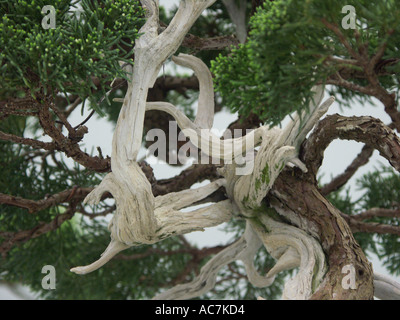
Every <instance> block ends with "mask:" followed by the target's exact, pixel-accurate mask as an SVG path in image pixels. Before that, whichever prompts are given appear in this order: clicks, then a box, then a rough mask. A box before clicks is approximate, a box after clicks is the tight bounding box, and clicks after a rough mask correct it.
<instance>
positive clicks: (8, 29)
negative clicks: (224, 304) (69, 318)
mask: <svg viewBox="0 0 400 320" xmlns="http://www.w3.org/2000/svg"><path fill="white" fill-rule="evenodd" d="M0 6H1V12H2V21H1V24H0V31H1V37H0V41H1V44H2V45H1V48H2V49H1V52H0V57H1V63H0V66H1V70H2V73H1V77H2V81H1V86H0V96H1V99H0V100H1V101H0V108H1V109H0V117H1V122H0V139H1V142H0V148H1V149H2V157H1V163H2V170H3V174H2V176H1V180H0V181H1V193H0V208H1V211H0V217H1V218H0V219H1V222H2V223H1V225H0V240H1V243H0V252H1V253H2V258H1V264H0V268H1V273H0V274H1V276H2V278H3V279H4V280H5V281H8V282H11V283H14V282H18V283H23V284H26V285H29V286H30V287H31V288H32V290H33V291H37V292H39V293H40V295H41V296H42V297H44V298H55V299H60V298H61V299H65V298H67V299H71V298H73V299H76V298H85V299H87V298H90V299H91V298H97V299H128V298H129V299H149V298H154V299H191V298H197V297H200V298H236V299H255V298H264V299H274V298H279V297H281V298H284V299H373V297H374V296H375V297H378V298H383V299H399V298H400V285H399V284H398V283H396V282H395V281H393V280H392V279H390V278H389V277H387V276H384V275H381V274H378V273H376V272H374V270H373V265H372V264H371V262H370V261H369V259H368V254H376V255H377V256H378V257H379V258H380V259H381V260H382V261H383V263H384V265H385V266H386V267H387V269H388V272H389V273H392V274H394V275H397V274H398V270H399V263H400V256H399V252H400V251H399V250H398V248H399V240H398V236H399V234H400V228H399V216H400V213H399V209H398V204H399V197H400V194H399V192H398V190H399V188H398V186H399V184H400V180H399V176H398V170H399V169H400V139H399V136H398V131H399V129H400V113H399V111H398V110H397V108H398V96H399V72H400V70H399V66H400V64H399V44H400V38H399V37H400V36H399V32H400V25H399V21H400V19H399V18H400V9H399V8H398V7H396V5H395V1H385V2H382V1H357V3H354V4H352V5H350V4H348V3H347V2H345V1H318V0H313V1H307V2H304V1H296V0H278V1H265V2H263V1H242V0H239V1H234V0H223V1H215V0H181V1H180V4H179V7H178V8H177V9H176V10H175V11H174V12H172V13H171V14H167V13H166V12H165V10H164V9H163V8H162V7H160V6H159V3H158V1H154V0H142V1H140V3H139V2H137V1H112V0H99V1H86V0H81V1H66V0H58V1H48V2H46V3H45V2H44V1H35V2H31V3H29V4H28V3H26V2H24V1H18V2H16V3H13V4H10V3H7V2H5V3H2V4H0ZM170 60H171V62H170V63H173V64H176V65H178V66H181V67H185V68H189V70H192V71H193V75H189V76H187V75H185V74H182V73H181V74H178V75H173V76H172V75H165V74H162V72H161V71H162V69H163V65H164V64H166V63H167V62H168V61H170ZM334 101H336V102H337V103H339V104H340V105H341V106H343V107H346V108H351V107H352V105H353V104H354V103H356V102H358V103H362V104H367V103H371V102H372V101H374V102H376V103H377V104H379V105H380V106H381V108H382V109H383V110H384V112H385V113H386V114H387V115H388V116H389V117H390V119H391V123H384V122H383V121H382V120H381V119H378V118H374V117H371V116H361V117H355V116H354V117H346V116H343V115H339V114H334V115H328V116H327V115H326V112H327V111H328V109H329V107H330V106H331V105H332V103H333V102H334ZM79 106H80V107H81V112H82V114H83V115H82V121H81V123H78V124H76V123H71V120H70V119H71V117H70V115H71V114H72V113H73V112H74V110H76V109H77V108H78V107H79ZM226 109H228V110H231V111H232V112H236V113H237V115H238V119H237V121H235V122H234V123H232V124H231V125H230V126H229V127H228V128H227V130H226V132H225V134H224V137H222V138H221V137H219V136H218V135H216V134H215V133H214V131H213V130H212V127H213V121H214V115H215V113H217V112H220V111H221V110H226ZM95 113H97V114H98V115H99V116H103V117H107V118H108V119H109V120H110V121H112V122H114V123H115V129H114V132H113V139H112V152H111V155H110V156H104V155H103V153H102V151H101V149H100V148H98V149H97V152H94V151H92V152H91V153H88V152H89V151H87V150H85V149H84V146H83V143H84V142H85V134H87V133H88V131H89V130H90V126H91V125H96V118H95V117H93V116H94V114H95ZM171 123H175V124H177V126H178V127H179V130H180V131H179V136H180V139H175V140H174V139H173V138H172V137H169V138H168V139H167V140H165V141H158V142H157V143H156V144H154V143H153V144H152V143H151V141H150V140H152V139H150V138H149V136H150V135H151V134H153V137H154V131H151V130H153V129H159V130H161V131H162V132H167V133H168V132H169V131H168V128H169V127H170V126H171ZM238 133H240V134H239V135H238ZM43 137H44V138H43ZM146 137H147V138H146ZM160 137H161V136H160ZM335 139H345V140H353V141H357V142H360V143H363V144H364V147H363V148H362V151H361V152H360V153H359V154H358V155H357V157H356V158H355V159H354V161H353V162H352V163H351V164H350V165H349V166H348V168H347V169H346V170H345V171H344V172H343V173H342V174H340V175H338V176H337V177H334V178H333V179H332V180H331V182H329V183H328V184H325V185H321V184H320V183H319V177H320V176H319V174H320V173H319V169H320V167H321V164H322V161H323V158H324V151H325V150H326V148H327V147H328V146H329V145H330V143H331V142H332V141H334V140H335ZM177 140H179V141H177ZM152 141H153V142H154V139H153V140H152ZM167 141H168V145H167V143H166V142H167ZM164 144H165V145H167V147H168V148H167V149H168V152H167V153H165V152H161V147H162V146H163V145H164ZM155 145H156V146H157V147H155ZM143 147H145V148H146V147H147V148H148V149H149V150H153V151H154V150H155V149H157V152H155V153H154V155H155V156H157V157H159V159H160V160H163V161H166V162H167V163H171V165H175V166H181V165H182V164H184V163H185V159H187V158H188V154H189V156H191V157H192V158H193V157H194V158H195V159H196V160H198V161H197V162H196V163H195V164H193V165H191V166H189V167H188V168H186V169H182V172H181V173H180V174H179V175H177V176H175V177H173V178H169V179H161V180H160V179H156V177H155V176H154V174H153V170H152V167H151V165H149V164H148V163H146V161H145V160H141V159H139V157H138V155H139V151H140V150H142V148H143ZM374 150H378V152H379V154H380V155H381V156H382V157H383V158H385V159H386V160H387V161H388V163H389V164H390V167H382V168H377V169H375V171H372V172H370V173H368V174H366V175H364V176H363V177H362V178H361V179H360V180H359V182H358V183H359V186H360V188H362V190H363V192H364V195H363V197H362V198H361V199H354V197H351V194H349V193H346V192H343V191H344V190H345V189H344V188H345V187H346V184H347V183H348V181H349V180H350V178H351V177H353V175H354V174H355V172H356V171H357V170H358V169H359V168H360V167H361V166H363V165H365V164H366V163H368V161H369V159H370V158H371V155H372V153H373V151H374ZM66 158H71V159H72V160H73V162H74V165H69V164H67V162H66ZM198 182H203V184H202V185H201V186H200V187H198V186H197V187H196V186H195V183H198ZM200 204H201V206H200V207H199V206H198V205H200ZM221 224H224V225H225V226H226V228H227V229H228V230H229V231H231V232H233V233H234V234H235V235H236V238H235V239H233V240H232V242H231V243H230V244H227V245H217V246H215V247H207V248H197V247H196V246H194V245H192V244H190V243H189V242H188V240H187V239H186V238H185V235H186V234H189V233H191V232H194V231H199V230H204V229H205V228H209V227H213V226H218V225H221ZM102 252H103V253H102ZM48 266H51V267H52V268H53V269H52V270H53V272H56V274H57V281H56V287H54V286H46V285H44V282H43V281H42V278H43V274H42V272H43V270H44V272H45V271H46V270H48V268H47V269H46V268H43V267H48ZM296 270H297V272H294V271H296ZM43 280H44V279H43ZM53 280H54V279H53ZM49 289H50V290H49ZM51 289H55V290H51Z"/></svg>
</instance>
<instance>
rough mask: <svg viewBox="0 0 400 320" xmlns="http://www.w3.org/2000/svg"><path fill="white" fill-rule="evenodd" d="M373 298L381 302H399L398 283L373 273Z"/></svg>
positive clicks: (399, 289) (399, 291) (399, 290)
mask: <svg viewBox="0 0 400 320" xmlns="http://www.w3.org/2000/svg"><path fill="white" fill-rule="evenodd" d="M374 296H375V297H377V298H378V299H381V300H400V283H398V282H396V281H394V280H393V279H391V278H390V277H387V276H385V275H383V274H380V273H376V272H374Z"/></svg>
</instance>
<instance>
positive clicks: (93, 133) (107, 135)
mask: <svg viewBox="0 0 400 320" xmlns="http://www.w3.org/2000/svg"><path fill="white" fill-rule="evenodd" d="M159 2H160V5H162V6H164V7H165V8H166V9H167V10H170V9H171V8H173V7H174V6H175V5H176V4H178V3H179V0H160V1H159ZM166 70H170V68H168V66H166ZM187 72H189V73H191V71H190V70H187ZM327 97H328V96H327V95H325V99H326V98H327ZM334 113H339V114H342V115H345V116H353V115H354V116H362V115H369V116H373V117H376V118H379V119H381V120H382V121H383V122H384V123H390V118H389V117H388V116H387V114H386V113H385V112H384V111H383V107H382V106H381V105H380V103H377V104H376V106H371V105H364V106H363V105H360V104H355V105H354V106H353V107H352V108H351V109H347V108H346V109H344V110H341V109H340V108H339V106H338V104H337V103H334V104H333V105H332V106H331V108H330V110H329V111H328V114H334ZM87 114H88V111H87V110H85V113H84V115H83V116H82V115H81V110H80V108H79V107H78V108H77V109H76V112H74V113H73V114H72V115H71V117H70V121H71V124H72V125H73V126H74V125H77V124H79V123H81V122H82V121H83V120H84V119H85V118H86V116H87ZM236 119H237V116H236V115H235V114H231V113H229V112H227V111H222V112H219V113H217V114H216V115H215V119H214V126H213V128H215V129H217V130H218V131H219V132H222V130H223V129H225V128H226V127H227V126H228V125H229V124H230V123H232V122H233V121H235V120H236ZM87 126H88V128H89V133H88V134H86V135H85V137H84V140H83V143H84V147H86V148H87V150H88V152H89V153H90V152H91V150H92V149H93V150H94V153H95V154H96V152H97V151H96V148H97V147H98V146H99V147H101V149H102V152H103V155H104V156H106V155H111V142H112V135H113V131H114V125H113V124H111V123H109V122H107V121H106V120H105V119H102V118H100V117H98V116H96V117H92V118H91V119H90V121H89V122H88V124H87ZM362 146H363V144H361V143H357V142H354V141H341V140H336V141H334V142H333V143H331V145H330V146H329V147H328V149H327V150H326V151H325V157H324V162H323V165H322V167H321V169H320V171H319V172H320V173H323V177H322V178H321V181H322V183H327V182H329V181H330V180H331V178H332V177H334V176H336V175H337V174H340V173H342V172H344V170H345V169H346V168H347V166H348V165H349V164H350V163H351V162H352V160H353V159H354V158H355V157H356V155H357V154H358V153H359V152H360V151H361V148H362ZM144 154H145V153H144V151H143V152H142V153H141V155H144ZM379 163H383V164H385V165H388V162H387V161H386V160H385V159H383V158H382V157H380V156H379V154H378V152H377V151H375V152H374V155H373V156H372V158H371V161H370V162H369V163H368V164H367V165H365V166H364V167H362V168H360V169H359V170H358V171H357V173H356V174H355V175H354V177H352V179H351V180H350V181H349V183H348V185H349V186H351V191H352V195H354V197H355V198H359V197H361V196H362V194H361V193H360V192H359V191H358V190H357V189H356V187H355V182H356V180H357V179H358V178H360V177H361V176H362V175H363V174H365V173H367V172H369V171H371V170H373V169H374V167H375V166H378V165H379ZM151 166H152V167H153V169H154V174H155V177H156V178H157V179H165V178H170V177H173V176H175V175H177V174H179V173H180V172H181V171H182V170H183V169H184V168H186V167H188V166H189V165H186V166H184V167H173V166H169V165H167V164H164V163H159V164H152V165H151ZM203 184H204V183H203ZM200 185H202V184H196V185H194V187H198V186H200ZM186 238H187V239H188V240H189V241H190V242H191V243H194V244H197V245H198V246H199V247H207V246H215V245H219V244H226V243H228V242H230V241H231V240H232V238H231V235H229V234H226V233H225V232H222V231H221V226H218V227H214V228H209V229H207V230H206V231H204V232H194V233H191V234H189V235H186ZM371 262H372V263H373V266H374V270H375V271H377V272H380V273H382V274H386V275H388V273H387V272H386V270H385V269H384V268H383V267H382V266H381V265H380V263H379V261H378V260H377V259H375V258H373V259H372V261H371ZM389 276H390V275H389ZM391 277H392V276H391ZM397 281H399V282H400V277H397ZM23 293H27V291H26V290H24V289H23ZM27 297H30V296H29V293H28V296H27ZM1 299H21V297H20V296H18V295H16V294H14V293H13V292H12V291H10V290H9V289H8V288H7V287H5V286H2V285H0V300H1Z"/></svg>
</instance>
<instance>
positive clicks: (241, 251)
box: [153, 224, 274, 300]
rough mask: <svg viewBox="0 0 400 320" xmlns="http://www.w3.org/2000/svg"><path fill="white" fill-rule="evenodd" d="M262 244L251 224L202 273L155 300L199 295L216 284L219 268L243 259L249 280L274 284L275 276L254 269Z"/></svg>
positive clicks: (182, 298)
mask: <svg viewBox="0 0 400 320" xmlns="http://www.w3.org/2000/svg"><path fill="white" fill-rule="evenodd" d="M261 245H262V243H261V241H260V240H259V238H258V237H257V235H256V234H255V233H254V231H253V230H252V228H251V226H250V225H249V224H247V225H246V230H245V232H244V234H243V236H242V237H241V238H240V239H239V240H237V241H236V242H235V243H233V244H232V245H230V246H229V247H227V248H225V249H224V250H222V251H221V252H219V253H218V254H216V255H215V256H214V257H213V258H212V259H211V260H210V261H208V262H207V264H206V265H204V267H203V268H202V269H201V271H200V274H199V275H198V276H197V277H196V278H195V279H194V280H193V281H191V282H189V283H185V284H180V285H177V286H175V287H173V288H171V289H169V290H166V291H164V292H162V293H160V294H159V295H157V296H155V297H154V298H153V299H154V300H165V299H168V300H184V299H191V298H194V297H198V296H200V295H202V294H204V293H206V292H208V291H209V290H210V289H212V288H213V287H214V286H215V283H216V279H217V275H218V272H219V270H220V269H221V268H222V267H224V266H226V265H228V264H229V263H231V262H233V261H236V260H242V261H243V263H244V264H245V268H246V271H247V275H248V278H249V281H251V283H253V284H254V285H257V286H261V287H265V286H269V285H271V284H272V282H273V281H274V277H270V278H264V277H262V276H261V275H259V274H258V272H257V271H256V270H255V269H254V265H253V258H254V254H255V253H257V251H258V249H259V248H260V246H261Z"/></svg>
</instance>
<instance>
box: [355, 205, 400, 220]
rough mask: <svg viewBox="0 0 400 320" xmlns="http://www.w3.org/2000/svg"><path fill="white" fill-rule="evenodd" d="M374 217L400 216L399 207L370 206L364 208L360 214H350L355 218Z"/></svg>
mask: <svg viewBox="0 0 400 320" xmlns="http://www.w3.org/2000/svg"><path fill="white" fill-rule="evenodd" d="M375 217H385V218H400V210H399V209H385V208H372V209H369V210H366V211H364V212H362V213H360V214H357V215H354V216H352V218H353V219H356V220H359V221H361V220H367V219H372V218H375Z"/></svg>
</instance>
